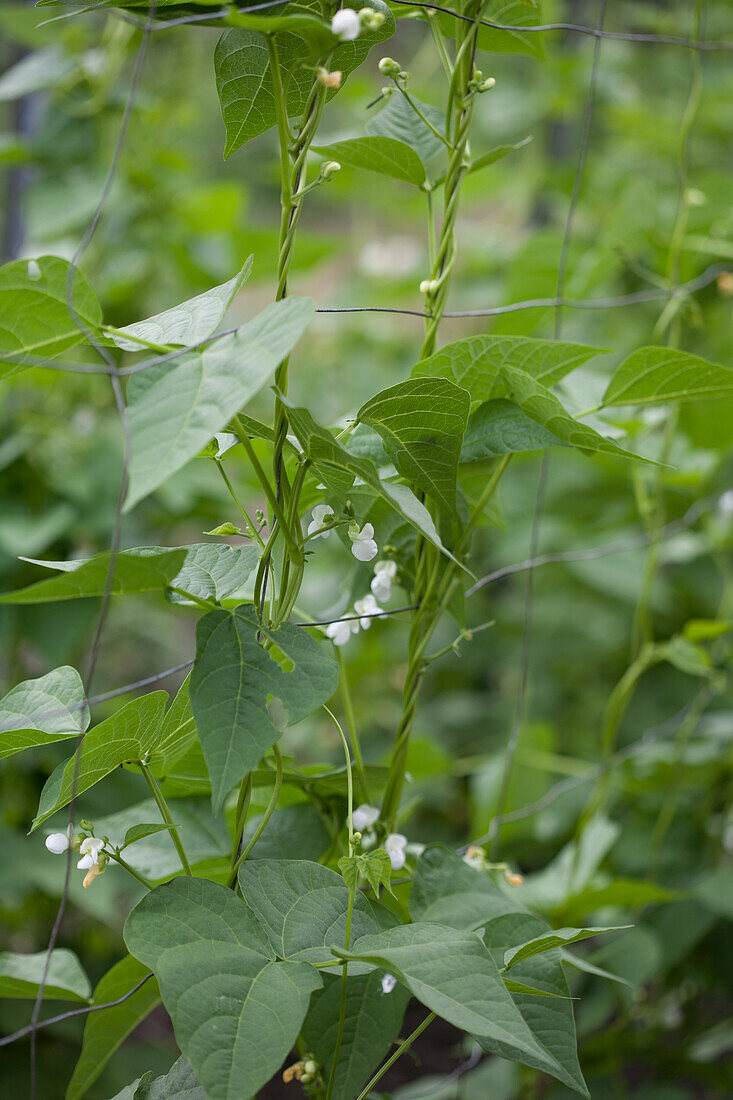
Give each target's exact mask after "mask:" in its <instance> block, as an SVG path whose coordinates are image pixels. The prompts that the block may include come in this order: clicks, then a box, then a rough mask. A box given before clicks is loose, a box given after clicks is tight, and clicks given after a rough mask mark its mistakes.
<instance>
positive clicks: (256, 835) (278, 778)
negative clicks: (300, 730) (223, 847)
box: [227, 742, 283, 889]
mask: <svg viewBox="0 0 733 1100" xmlns="http://www.w3.org/2000/svg"><path fill="white" fill-rule="evenodd" d="M272 752H273V755H274V757H275V768H276V772H275V786H274V788H273V791H272V794H271V796H270V801H269V802H268V803H267V809H266V810H265V812H264V813H263V815H262V817H261V818H260V821H259V823H258V825H257V828H256V829H255V831H254V832H253V833H252V836H251V837H250V839H249V841H248V842H247V846H246V847H245V849H244V851H243V852H242V854H241V856H240V857H239V859H238V860H237V862H236V863H235V864H234V866H233V867H232V869H231V871H230V872H229V880H228V882H227V886H228V887H229V888H230V889H231V887H232V886H233V885H234V883H235V882H236V881H237V871H238V870H239V868H240V867H241V866H242V864H243V863H244V861H245V860H246V859H247V857H248V856H249V854H250V852H251V851H252V849H253V848H254V846H255V844H256V843H257V841H258V840H259V839H260V837H261V836H262V834H263V833H264V831H265V829H266V827H267V822H268V821H269V820H270V818H271V817H272V815H273V813H274V812H275V808H276V806H277V800H278V798H279V797H280V788H281V787H282V783H283V758H282V756H281V754H280V749H279V748H278V746H277V742H276V743H275V744H274V745H273V746H272Z"/></svg>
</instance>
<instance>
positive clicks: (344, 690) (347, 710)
mask: <svg viewBox="0 0 733 1100" xmlns="http://www.w3.org/2000/svg"><path fill="white" fill-rule="evenodd" d="M336 654H337V657H338V663H339V667H340V670H341V675H340V677H339V686H340V688H341V701H342V703H343V704H344V714H345V715H346V726H347V728H348V731H349V737H350V739H351V745H352V748H353V750H354V759H355V760H356V772H357V775H358V777H359V786H360V787H361V793H362V797H363V799H364V801H365V802H368V803H369V804H370V805H371V796H370V794H369V784H368V783H367V777H366V771H365V769H364V758H363V756H362V754H361V745H360V743H359V734H358V731H357V728H356V715H355V714H354V703H353V700H352V698H351V691H350V689H349V678H348V676H347V674H346V662H345V661H344V655H343V653H342V652H341V650H340V649H337V651H336Z"/></svg>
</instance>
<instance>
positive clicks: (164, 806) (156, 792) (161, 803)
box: [138, 761, 192, 875]
mask: <svg viewBox="0 0 733 1100" xmlns="http://www.w3.org/2000/svg"><path fill="white" fill-rule="evenodd" d="M138 766H139V768H140V771H141V772H142V773H143V775H144V776H145V780H146V782H147V784H148V786H149V787H150V793H151V794H152V796H153V798H154V799H155V801H156V803H157V806H158V809H159V810H160V814H161V817H162V818H163V821H165V823H166V825H170V826H171V828H170V829H169V830H168V831H169V832H170V834H171V840H172V841H173V845H174V847H175V849H176V851H177V852H178V858H179V859H180V861H181V867H183V870H184V871H185V873H186V874H187V875H190V874H191V873H192V872H191V866H190V864H189V862H188V857H187V855H186V852H185V850H184V848H183V845H182V844H181V838H180V837H179V835H178V826H177V825H176V823H175V821H174V820H173V818H172V817H171V812H170V810H169V809H168V803H167V802H166V800H165V798H164V796H163V792H162V791H161V789H160V787H159V786H158V781H157V779H156V778H155V776H154V775H153V773H152V772H151V770H150V768H149V767H148V765H147V764H143V762H142V761H138Z"/></svg>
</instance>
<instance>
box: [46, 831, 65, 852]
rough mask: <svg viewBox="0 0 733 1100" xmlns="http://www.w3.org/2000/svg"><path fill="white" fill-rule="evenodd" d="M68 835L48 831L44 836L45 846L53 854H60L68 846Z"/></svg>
mask: <svg viewBox="0 0 733 1100" xmlns="http://www.w3.org/2000/svg"><path fill="white" fill-rule="evenodd" d="M69 839H70V838H69V836H68V834H67V833H50V834H49V835H48V836H47V837H46V847H47V848H48V850H49V852H53V854H54V855H55V856H60V855H61V854H62V853H63V852H66V851H67V850H68V848H69Z"/></svg>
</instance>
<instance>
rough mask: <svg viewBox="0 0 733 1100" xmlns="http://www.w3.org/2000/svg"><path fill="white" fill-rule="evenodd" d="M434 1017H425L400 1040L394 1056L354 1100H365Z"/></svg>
mask: <svg viewBox="0 0 733 1100" xmlns="http://www.w3.org/2000/svg"><path fill="white" fill-rule="evenodd" d="M435 1015H436V1014H435V1013H434V1012H431V1013H429V1014H428V1015H427V1016H426V1017H425V1019H424V1020H423V1022H422V1023H421V1024H418V1025H417V1027H416V1028H415V1030H414V1031H412V1032H410V1034H409V1035H408V1036H407V1038H406V1039H403V1040H402V1042H401V1043H400V1045H399V1046H398V1047H397V1050H396V1051H395V1052H394V1054H393V1055H391V1057H389V1058H388V1059H387V1061H386V1062H385V1063H384V1065H383V1066H380V1067H379V1069H378V1070H377V1072H376V1073H375V1074H374V1076H373V1077H372V1079H371V1081H369V1083H368V1084H367V1085H365V1086H364V1088H363V1089H362V1090H361V1092H360V1093H359V1095H358V1096H357V1098H356V1100H366V1098H367V1096H368V1095H369V1093H370V1092H371V1091H372V1089H373V1088H374V1086H375V1085H376V1084H378V1083H379V1082H380V1081H381V1080H382V1078H383V1077H384V1075H385V1073H386V1072H387V1070H388V1069H391V1068H392V1066H393V1065H394V1064H395V1062H396V1061H397V1059H398V1058H401V1057H402V1055H403V1054H404V1053H405V1051H406V1050H409V1049H410V1047H411V1046H412V1044H413V1043H414V1042H415V1040H416V1039H417V1038H419V1036H420V1035H422V1033H423V1031H424V1030H425V1028H426V1027H429V1026H430V1024H432V1022H433V1020H434V1019H435Z"/></svg>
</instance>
